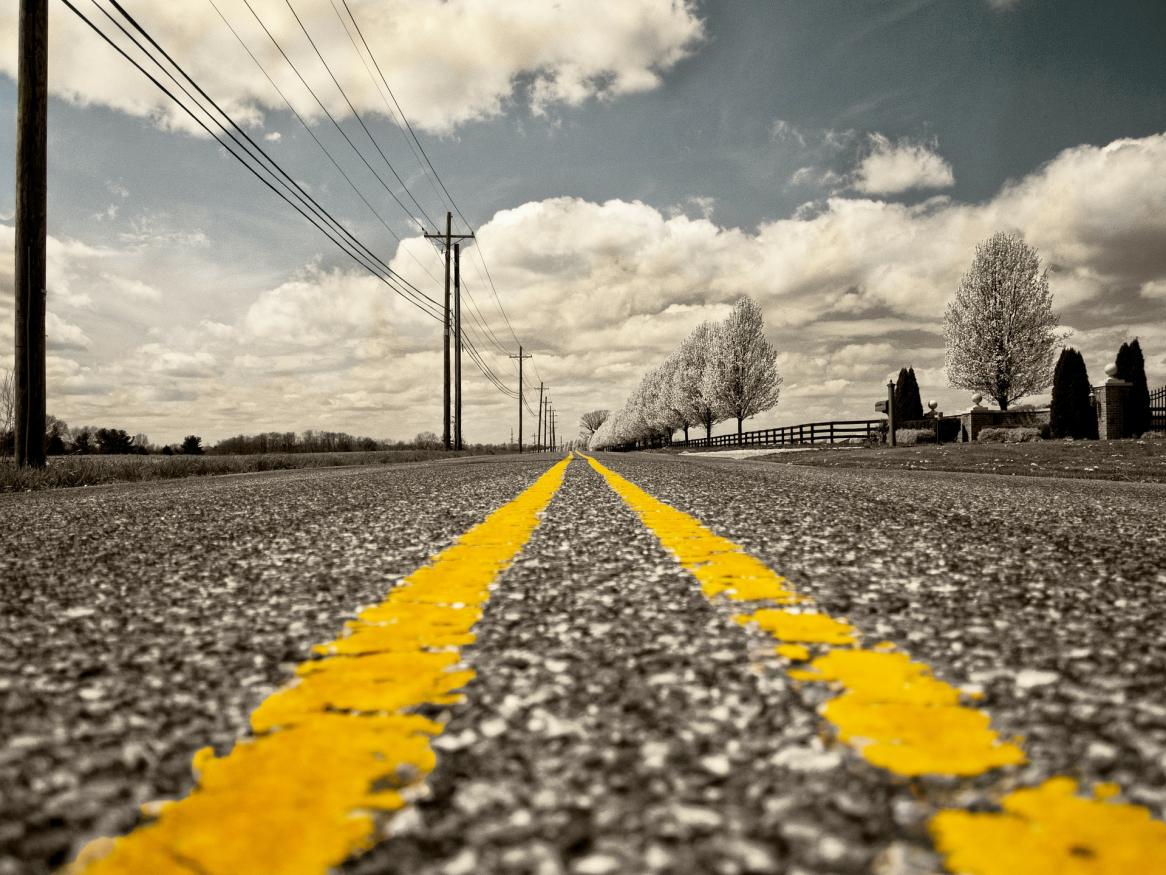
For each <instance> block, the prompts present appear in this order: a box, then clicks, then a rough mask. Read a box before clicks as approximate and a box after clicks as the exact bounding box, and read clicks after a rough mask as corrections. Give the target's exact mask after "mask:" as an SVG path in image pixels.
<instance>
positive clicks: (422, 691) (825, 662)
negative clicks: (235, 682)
mask: <svg viewBox="0 0 1166 875" xmlns="http://www.w3.org/2000/svg"><path fill="white" fill-rule="evenodd" d="M570 458H571V457H570V456H569V457H568V458H567V459H564V460H563V461H561V462H559V463H558V464H556V465H555V466H554V467H552V468H551V469H550V470H548V471H547V472H546V473H545V474H543V475H542V476H541V477H540V478H539V479H538V480H537V481H536V482H535V483H534V484H533V485H532V486H531V487H530V488H528V489H527V490H526V491H525V492H523V493H522V494H520V495H519V496H518V497H517V498H515V499H514V500H513V501H511V502H510V503H508V504H506V505H504V506H503V507H501V508H500V509H498V510H497V511H495V512H494V513H492V514H490V515H489V516H488V517H487V518H486V519H485V520H484V521H483V522H482V523H480V524H479V525H477V526H475V527H474V528H472V529H470V530H469V531H468V532H466V533H465V534H464V535H462V536H461V537H460V538H459V539H458V540H457V541H456V542H455V543H454V544H453V545H452V546H450V547H449V548H448V549H446V550H445V551H443V552H442V553H440V554H438V555H437V556H436V557H434V558H433V559H432V560H431V561H430V563H429V564H427V565H425V566H424V567H422V568H419V569H418V570H417V571H415V572H413V573H412V574H411V575H409V576H408V577H407V578H405V579H404V580H403V581H402V582H401V583H400V584H399V585H398V586H397V587H395V588H394V589H393V590H392V591H391V592H390V594H389V596H388V597H387V598H386V599H385V601H384V602H382V603H381V604H379V605H377V606H375V607H372V608H368V609H366V610H364V611H362V612H361V613H360V614H359V615H358V617H357V619H356V620H354V621H352V622H351V623H349V624H347V626H346V628H345V631H344V633H343V634H342V635H341V636H339V637H338V638H337V639H335V640H334V641H331V642H329V643H327V644H323V645H320V646H318V647H317V648H315V651H316V656H317V658H314V659H311V660H309V661H307V662H304V663H303V664H301V665H300V666H299V668H298V669H297V671H296V679H295V680H294V681H293V682H292V683H291V684H290V685H288V686H287V687H285V688H284V689H282V690H279V691H278V692H276V693H274V694H272V695H271V696H270V697H268V698H267V699H266V700H265V701H263V702H262V703H261V704H260V705H259V707H258V708H257V709H256V710H255V711H254V712H253V713H252V715H251V729H252V736H251V737H250V738H247V739H244V740H241V741H239V742H238V743H237V744H236V745H235V747H234V748H233V749H232V750H231V751H230V752H229V753H228V754H227V755H226V756H223V757H216V756H215V755H214V752H213V751H211V750H210V749H204V750H203V751H200V752H199V753H198V754H196V756H195V759H194V768H195V773H196V776H197V777H198V786H197V787H196V789H195V790H194V791H192V792H191V793H190V795H188V796H186V797H185V798H183V799H181V800H179V801H175V802H172V803H168V804H166V805H164V806H163V807H162V808H161V810H160V811H159V812H154V813H157V818H156V819H155V820H154V821H152V822H150V823H147V824H146V825H144V826H142V827H140V828H138V829H137V830H135V831H133V832H132V833H130V834H129V835H127V836H125V837H122V838H114V839H99V840H96V841H94V842H92V843H90V844H89V845H88V846H86V848H85V849H84V850H83V851H82V853H81V854H80V855H79V857H78V859H77V860H76V861H75V862H74V863H73V864H72V865H71V866H70V867H69V869H68V871H69V873H70V875H80V873H84V875H115V873H116V875H147V873H149V875H166V873H183V875H189V873H191V872H199V873H205V875H316V873H321V872H325V871H327V870H328V869H329V868H330V867H333V866H335V865H337V864H339V863H340V862H342V861H343V860H344V859H346V858H347V857H349V856H351V855H352V854H354V853H358V852H360V851H362V850H364V849H366V848H367V847H369V846H370V845H371V844H372V843H373V841H374V839H375V836H376V829H377V825H376V814H377V812H389V813H391V812H393V811H395V810H397V809H400V808H401V807H403V806H404V805H406V804H407V803H408V801H409V799H410V797H411V794H415V793H416V792H417V791H418V790H419V788H420V786H421V784H422V783H423V781H424V780H425V777H426V776H427V775H428V773H429V772H430V771H431V770H432V769H433V767H434V765H435V762H436V761H435V756H434V754H433V750H432V747H431V743H430V742H431V741H432V739H433V737H434V736H435V735H437V734H438V733H440V732H441V731H442V728H443V727H442V726H441V725H440V724H438V723H436V722H434V721H431V720H428V719H426V718H424V717H421V716H419V715H417V714H416V713H414V712H415V711H416V710H417V709H418V708H419V707H420V706H423V705H443V704H450V703H454V702H457V701H459V700H460V699H461V695H460V693H459V690H460V689H461V688H462V687H464V686H465V684H466V683H467V682H468V681H469V680H470V679H471V678H472V677H473V676H474V673H473V671H472V670H470V669H468V668H465V667H464V666H462V665H461V662H460V659H461V655H460V652H459V648H460V647H462V646H464V645H467V644H470V643H471V642H472V641H473V640H474V635H473V631H472V630H473V626H474V624H476V623H477V622H478V620H479V619H480V618H481V615H482V611H483V609H484V607H485V603H486V600H487V599H488V597H489V591H490V586H491V584H492V583H493V582H494V581H495V579H496V578H497V577H498V575H499V574H501V573H502V572H503V571H504V570H505V569H506V568H507V567H509V566H510V564H511V563H512V562H513V561H514V559H515V557H516V556H517V555H518V553H519V552H520V551H521V550H522V548H523V547H524V546H525V544H526V543H527V542H528V541H529V539H530V537H531V535H532V534H533V533H534V530H535V528H536V527H537V526H538V522H539V515H540V514H541V513H542V512H543V511H544V510H545V509H546V507H547V505H548V504H549V503H550V501H551V499H552V498H553V497H554V495H555V493H556V492H557V490H558V489H559V487H560V486H561V484H562V482H563V477H564V474H565V470H566V467H567V465H568V463H569V461H570ZM588 462H589V463H590V465H591V466H592V468H594V469H595V470H596V471H597V472H598V473H599V474H600V475H602V476H603V478H604V479H605V480H606V482H607V483H608V484H609V485H610V486H611V488H612V489H613V490H614V491H615V492H616V493H617V494H618V495H619V496H620V497H621V498H622V499H623V500H624V501H625V502H626V503H627V504H628V505H629V506H630V507H631V508H632V510H634V511H635V513H636V514H637V515H638V516H639V518H640V520H641V521H642V522H643V523H644V525H646V526H647V527H648V528H649V529H650V530H651V531H652V532H653V533H654V534H655V535H656V537H657V538H658V539H659V540H660V542H661V543H662V544H663V546H664V547H665V548H667V549H668V550H669V551H671V552H672V554H673V555H674V556H675V557H676V559H677V561H678V562H679V563H680V564H681V565H682V566H683V567H684V568H685V569H687V570H688V571H689V572H690V573H691V574H692V575H693V577H695V578H696V580H697V581H698V582H699V584H700V586H701V589H702V591H703V592H704V594H705V595H706V596H707V597H708V598H710V599H728V600H729V601H730V602H739V603H751V605H750V607H752V608H753V609H752V610H751V612H749V613H742V614H740V615H738V616H737V620H738V622H740V623H742V624H755V625H756V626H758V627H760V628H761V629H763V630H765V631H767V632H769V633H770V634H771V635H772V636H773V637H774V639H775V642H776V644H775V651H776V653H777V654H778V655H779V656H781V657H783V658H784V659H786V660H787V662H788V665H789V669H788V672H789V674H790V676H791V677H794V678H795V679H798V680H801V681H805V682H815V683H828V684H831V685H832V686H833V687H835V688H836V689H837V690H838V691H839V694H838V695H837V696H836V697H834V698H833V699H831V700H830V701H829V702H827V703H826V705H825V706H823V708H822V714H823V716H824V717H825V718H826V720H827V721H829V722H830V723H831V724H832V725H833V727H834V729H835V732H836V733H837V736H838V738H839V739H840V740H841V741H843V742H844V743H846V744H848V745H850V746H852V747H853V748H855V749H856V750H857V751H858V752H859V753H860V754H861V755H862V756H863V757H864V758H865V759H866V760H867V761H869V762H870V763H872V764H873V765H876V766H878V767H881V768H883V769H886V770H888V771H890V772H892V773H895V774H897V775H902V776H908V777H911V776H918V775H928V774H941V775H952V776H973V775H979V774H982V773H984V772H987V771H990V770H992V769H996V768H999V767H1006V766H1013V765H1017V764H1019V763H1022V762H1024V759H1025V757H1024V752H1023V751H1022V750H1021V748H1020V747H1019V745H1018V743H1017V742H1015V741H1009V740H1004V739H1001V738H1000V737H999V736H998V735H997V733H995V732H994V731H993V730H992V728H991V725H990V720H989V717H988V715H987V714H985V713H983V712H982V711H979V710H977V709H976V708H974V707H972V706H971V704H970V702H968V701H965V700H967V699H968V697H967V696H963V695H961V692H960V691H959V690H958V689H957V688H955V687H953V686H951V685H949V684H947V683H945V682H943V681H941V680H939V679H937V678H935V677H934V676H933V675H932V673H931V670H930V669H929V668H928V666H926V665H924V664H923V663H919V662H916V661H913V660H911V659H910V657H909V656H908V655H907V654H905V653H902V652H900V651H898V650H897V649H896V648H895V647H894V646H893V645H890V644H886V643H884V644H877V645H875V646H873V647H870V648H865V647H862V646H861V644H860V642H861V637H862V636H861V633H860V632H859V630H857V629H855V628H854V627H853V626H851V625H850V624H849V623H848V622H847V621H846V620H845V619H839V618H834V617H830V616H828V615H827V614H825V613H823V612H821V611H819V610H817V609H816V608H815V607H814V605H813V602H812V600H811V599H809V598H808V597H806V596H804V595H802V594H800V593H798V592H796V591H795V590H794V589H793V587H791V586H790V584H789V583H788V581H786V580H785V579H784V578H782V577H781V576H779V575H778V574H776V573H775V572H774V571H772V570H771V569H770V568H768V567H767V566H766V565H764V564H763V563H762V562H760V561H759V560H758V559H756V558H754V557H753V556H750V555H749V554H748V553H747V552H746V551H745V550H744V549H742V548H741V547H739V546H738V545H736V544H734V543H733V542H732V541H729V540H727V539H725V538H722V537H720V536H718V535H715V534H714V533H712V532H711V531H709V530H708V529H707V528H706V527H705V526H704V525H703V524H701V522H700V521H699V520H697V519H696V518H694V517H692V516H689V515H688V514H685V513H682V512H681V511H678V510H676V509H675V508H672V507H670V506H668V505H666V504H664V503H663V502H661V501H658V500H657V499H655V498H653V497H652V496H651V495H649V494H648V493H647V492H645V491H644V490H642V489H640V488H639V487H638V486H636V485H635V484H633V483H631V482H629V481H628V480H626V479H624V478H623V477H621V476H619V475H618V474H616V473H615V472H613V471H611V470H610V469H608V468H606V467H604V466H603V465H601V464H599V463H598V462H597V461H595V460H594V459H591V458H588ZM758 603H760V604H761V605H763V606H762V607H760V608H757V607H756V605H757V604H758ZM1116 792H1117V788H1115V787H1112V786H1101V787H1098V788H1094V798H1084V797H1081V796H1079V795H1078V794H1077V785H1076V782H1075V781H1073V780H1072V779H1069V778H1054V779H1052V780H1050V781H1047V782H1045V783H1044V784H1042V785H1040V786H1039V787H1035V788H1031V789H1022V790H1017V791H1014V792H1012V793H1010V794H1008V795H1006V796H1005V797H1004V798H1003V799H1002V802H1001V804H1002V809H1003V810H1002V812H1001V813H998V814H997V813H969V812H965V811H958V810H953V811H942V812H940V813H939V814H937V815H936V816H935V817H934V818H933V820H932V822H931V829H932V834H933V836H934V838H935V840H936V844H937V846H938V848H939V850H940V851H941V853H943V854H944V855H945V857H946V862H947V865H948V866H949V867H950V868H951V869H952V870H953V871H958V872H967V873H972V875H1021V873H1022V875H1053V873H1068V875H1102V873H1105V875H1108V873H1114V875H1117V873H1121V875H1133V873H1139V875H1140V873H1143V872H1145V873H1149V872H1153V871H1162V866H1163V863H1162V861H1163V860H1166V825H1164V824H1162V823H1160V822H1157V821H1154V820H1152V819H1151V817H1150V815H1149V813H1148V812H1147V811H1146V810H1145V809H1144V808H1139V807H1137V806H1133V805H1127V804H1121V803H1118V802H1115V801H1112V800H1111V799H1110V797H1112V796H1113V795H1115V794H1116ZM1155 867H1158V868H1155Z"/></svg>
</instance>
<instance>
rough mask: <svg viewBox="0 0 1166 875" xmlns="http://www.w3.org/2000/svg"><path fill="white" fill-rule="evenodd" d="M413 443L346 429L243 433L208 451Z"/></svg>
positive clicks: (333, 449) (347, 449)
mask: <svg viewBox="0 0 1166 875" xmlns="http://www.w3.org/2000/svg"><path fill="white" fill-rule="evenodd" d="M415 443H416V442H415V441H414V442H412V443H408V444H405V443H400V442H396V441H379V440H376V439H375V438H370V437H356V436H354V435H350V434H346V433H345V432H342V431H313V430H312V429H308V430H307V431H303V432H300V433H299V434H296V433H295V432H294V431H267V432H263V433H262V434H239V435H235V436H234V437H229V438H224V439H223V440H221V441H219V442H218V443H217V444H215V445H214V446H213V447H211V448H210V449H209V450H208V451H207V452H209V453H212V454H214V455H222V456H253V455H255V454H256V453H352V452H356V451H366V452H367V451H370V450H391V449H395V448H397V447H402V446H410V447H412V446H414V445H415Z"/></svg>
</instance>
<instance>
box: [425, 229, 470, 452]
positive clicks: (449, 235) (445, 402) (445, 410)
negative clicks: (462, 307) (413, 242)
mask: <svg viewBox="0 0 1166 875" xmlns="http://www.w3.org/2000/svg"><path fill="white" fill-rule="evenodd" d="M473 236H474V235H473V234H454V233H453V213H450V212H447V213H446V214H445V233H444V234H442V233H440V232H438V233H436V234H430V233H429V232H428V231H426V232H425V239H427V240H440V241H441V245H442V246H443V247H444V248H445V340H444V342H443V345H442V349H443V354H442V366H443V370H444V373H445V382H444V383H443V386H442V393H441V400H442V414H443V425H442V427H441V442H442V446H444V447H445V448H446V449H447V450H448V449H449V448H450V440H449V327H450V326H449V321H450V319H449V260H450V255H451V254H452V253H451V250H452V249H453V241H454V240H455V239H456V240H465V239H466V238H467V237H473ZM458 330H459V332H460V330H461V326H458Z"/></svg>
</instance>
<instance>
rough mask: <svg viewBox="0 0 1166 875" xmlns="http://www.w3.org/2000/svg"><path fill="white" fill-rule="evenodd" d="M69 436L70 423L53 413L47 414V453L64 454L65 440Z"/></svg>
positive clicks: (52, 454)
mask: <svg viewBox="0 0 1166 875" xmlns="http://www.w3.org/2000/svg"><path fill="white" fill-rule="evenodd" d="M68 437H69V425H68V423H66V422H65V421H64V420H63V419H58V418H57V417H55V416H53V415H52V414H51V413H49V414H46V415H45V454H46V455H49V456H63V455H65V452H66V447H65V440H66V439H67V438H68Z"/></svg>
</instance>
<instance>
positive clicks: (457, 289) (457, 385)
mask: <svg viewBox="0 0 1166 875" xmlns="http://www.w3.org/2000/svg"><path fill="white" fill-rule="evenodd" d="M453 326H454V329H453V330H454V333H453V349H454V354H453V384H454V389H455V393H454V405H453V411H454V412H453V448H454V449H455V450H460V449H461V448H462V244H461V243H455V244H453Z"/></svg>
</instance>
